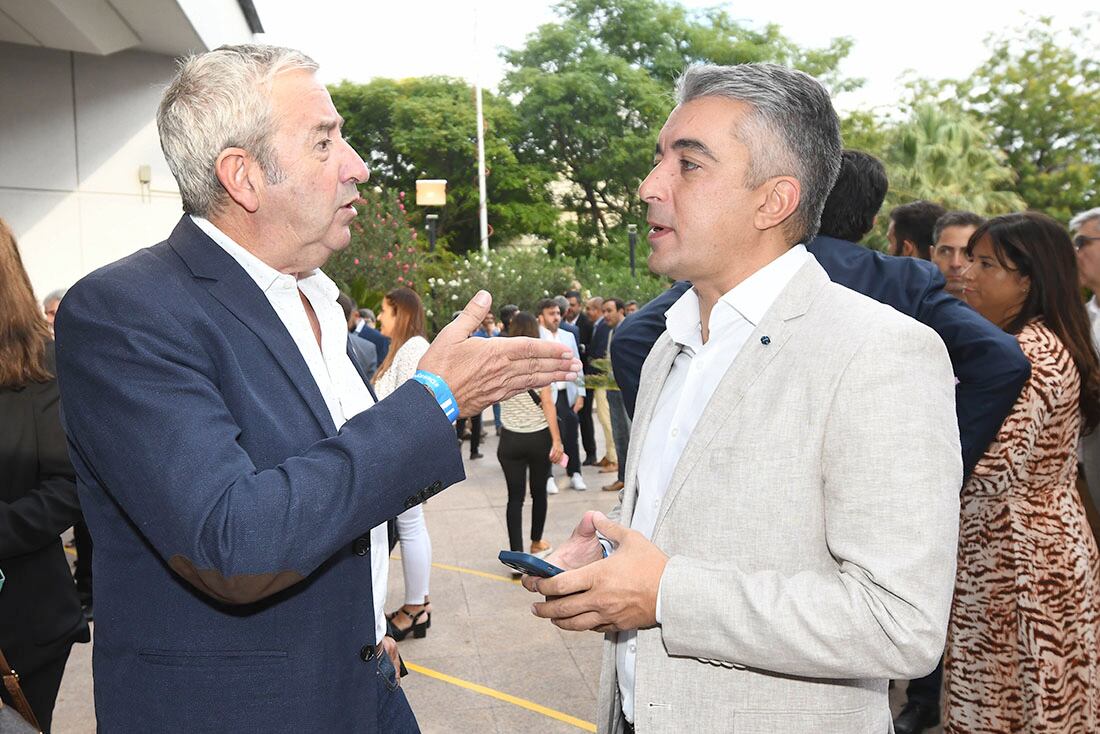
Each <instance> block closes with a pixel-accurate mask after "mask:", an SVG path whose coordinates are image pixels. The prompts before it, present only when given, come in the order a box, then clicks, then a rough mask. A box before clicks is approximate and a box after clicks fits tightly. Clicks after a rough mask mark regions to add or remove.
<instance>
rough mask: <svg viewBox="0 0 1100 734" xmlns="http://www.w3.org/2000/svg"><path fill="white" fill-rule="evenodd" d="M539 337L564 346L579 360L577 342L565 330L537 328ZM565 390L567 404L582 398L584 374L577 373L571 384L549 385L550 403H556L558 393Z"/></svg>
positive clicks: (579, 354) (571, 334)
mask: <svg viewBox="0 0 1100 734" xmlns="http://www.w3.org/2000/svg"><path fill="white" fill-rule="evenodd" d="M539 337H540V338H541V339H544V340H546V341H550V342H555V341H556V342H558V343H559V344H562V345H564V346H567V347H569V348H570V349H571V350H573V356H574V357H575V358H576V359H577V360H580V358H581V352H580V349H578V348H577V340H576V338H575V337H574V336H573V332H571V331H566V330H565V329H558V330H557V331H555V332H551V331H550V330H549V329H547V328H546V327H545V326H539ZM559 390H565V397H566V398H567V399H568V400H569V404H570V405H572V404H573V403H575V402H577V396H578V395H579V396H580V397H584V395H585V391H584V372H583V371H581V370H578V371H577V379H576V380H574V381H573V382H551V383H550V401H551V402H552V403H554V404H557V402H558V391H559Z"/></svg>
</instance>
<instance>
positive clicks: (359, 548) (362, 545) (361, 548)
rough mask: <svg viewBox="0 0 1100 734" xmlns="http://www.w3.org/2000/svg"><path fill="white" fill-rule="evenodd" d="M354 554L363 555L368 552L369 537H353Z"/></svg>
mask: <svg viewBox="0 0 1100 734" xmlns="http://www.w3.org/2000/svg"><path fill="white" fill-rule="evenodd" d="M354 548H355V555H357V556H365V555H367V554H368V553H370V538H369V537H367V536H366V535H363V536H361V537H358V538H356V539H355V546H354Z"/></svg>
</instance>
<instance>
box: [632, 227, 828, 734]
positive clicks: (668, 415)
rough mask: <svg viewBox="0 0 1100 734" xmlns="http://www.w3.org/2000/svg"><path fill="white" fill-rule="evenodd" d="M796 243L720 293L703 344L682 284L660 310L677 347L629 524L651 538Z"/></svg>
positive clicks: (794, 264)
mask: <svg viewBox="0 0 1100 734" xmlns="http://www.w3.org/2000/svg"><path fill="white" fill-rule="evenodd" d="M811 257H812V256H811V255H810V253H809V252H807V251H806V248H805V247H803V246H802V245H796V246H794V247H792V248H791V249H790V250H788V251H787V252H785V253H783V254H782V255H780V256H779V257H777V258H776V259H775V260H772V261H771V262H770V263H768V264H767V265H765V266H764V267H762V268H760V269H759V270H757V271H756V272H755V273H753V274H752V275H750V276H749V277H748V278H746V279H745V280H743V281H742V282H741V283H739V284H738V285H737V286H736V287H734V288H733V289H732V290H730V291H728V292H727V293H725V294H724V295H723V296H722V297H721V298H720V299H719V300H718V303H716V304H715V305H714V308H713V309H712V310H711V312H710V322H709V329H708V339H707V342H706V343H705V344H704V343H703V335H702V320H701V318H700V315H699V297H698V296H697V295H696V293H695V289H694V288H692V289H690V290H688V291H687V292H686V293H684V295H682V296H681V297H680V298H679V300H677V301H676V303H674V304H673V305H672V307H671V308H669V309H668V311H667V312H666V313H665V326H666V328H667V329H668V334H669V336H670V337H672V340H673V341H674V342H676V343H677V344H679V345H680V353H679V354H678V355H676V360H675V361H674V362H673V364H672V369H671V370H669V373H668V378H667V379H666V380H665V384H664V387H662V389H661V394H660V395H659V396H658V397H657V405H656V408H655V409H654V413H653V419H652V420H651V421H650V424H649V431H648V432H647V434H646V437H645V441H644V442H643V445H642V453H641V455H640V457H639V461H638V497H637V500H636V501H635V504H634V515H633V517H632V518H631V521H630V527H631V529H633V530H637V531H638V532H640V533H641V534H642V535H644V536H645V537H646V538H650V539H652V537H653V530H654V527H655V525H656V523H657V513H658V511H659V510H660V508H661V503H662V502H663V501H664V497H665V492H667V491H668V485H669V482H670V481H671V480H672V474H673V472H674V471H675V469H676V465H677V464H678V463H679V462H680V456H681V454H683V452H684V447H685V446H686V445H687V442H688V439H689V438H691V434H692V432H694V430H695V426H696V424H697V423H698V422H699V418H700V417H701V416H702V414H703V411H704V409H705V408H706V407H707V404H708V403H709V402H710V399H711V396H713V395H714V391H715V389H717V387H718V383H719V382H721V380H722V378H723V377H724V376H725V374H726V372H727V371H729V368H730V366H731V365H732V364H733V360H734V359H735V358H736V357H737V355H738V353H739V352H740V351H741V347H743V346H744V345H745V342H746V341H747V340H748V338H749V336H750V335H751V334H752V332H753V331H754V330H755V329H756V326H757V324H759V323H760V320H761V319H763V318H764V314H766V313H767V311H768V309H769V308H771V305H772V303H774V302H775V299H776V298H777V297H778V296H779V294H780V293H781V292H782V291H783V289H784V288H786V287H787V284H788V283H790V281H791V278H793V277H794V275H795V273H797V272H798V270H799V269H800V268H801V267H802V266H803V265H805V264H806V262H807V261H808V260H809V259H810V258H811ZM660 621H661V596H660V591H659V590H658V594H657V623H658V624H660ZM637 637H638V633H637V631H636V630H630V631H626V632H620V633H619V634H618V640H617V644H616V646H615V664H616V670H617V673H618V679H619V695H620V696H621V698H622V704H623V714H624V715H625V716H626V719H627V721H629V722H631V723H634V666H635V663H636V660H637Z"/></svg>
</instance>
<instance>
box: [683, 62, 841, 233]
mask: <svg viewBox="0 0 1100 734" xmlns="http://www.w3.org/2000/svg"><path fill="white" fill-rule="evenodd" d="M700 97H725V98H727V99H732V100H735V101H738V102H744V103H746V104H747V105H749V108H750V113H749V115H748V116H747V117H746V118H745V119H744V121H743V122H742V124H741V126H740V129H739V130H737V131H735V134H736V135H737V138H738V140H740V141H741V142H742V143H743V144H744V145H745V146H746V147H747V148H748V149H749V170H748V171H747V173H746V176H745V179H746V180H745V185H746V186H748V187H750V188H754V187H756V186H759V185H760V184H762V183H764V181H766V180H767V179H769V178H771V177H773V176H791V177H793V178H795V179H797V180H798V182H799V184H800V185H801V189H802V191H801V196H800V198H799V202H798V208H797V209H796V210H795V212H794V215H793V216H792V217H791V220H790V222H789V223H785V228H786V230H787V232H788V234H789V235H790V237H789V240H790V241H791V244H796V243H798V242H808V241H809V240H810V239H811V238H813V236H814V235H815V234H817V229H818V226H819V225H820V223H821V211H822V209H823V208H824V207H825V200H826V198H828V196H829V191H831V190H832V188H833V182H834V181H836V177H837V173H838V172H839V171H840V151H841V147H840V122H839V121H838V120H837V116H836V110H834V109H833V103H832V101H831V100H830V99H829V93H828V92H827V91H825V88H824V87H823V86H821V83H820V82H818V81H817V80H816V79H814V78H813V77H812V76H810V75H809V74H806V73H804V72H801V71H796V70H794V69H789V68H787V67H785V66H779V65H778V64H737V65H736V66H715V65H709V64H700V65H695V66H689V67H688V68H687V69H686V70H685V71H684V73H683V75H682V76H681V77H680V78H679V79H678V80H677V82H676V101H677V103H679V104H684V103H686V102H690V101H692V100H694V99H698V98H700Z"/></svg>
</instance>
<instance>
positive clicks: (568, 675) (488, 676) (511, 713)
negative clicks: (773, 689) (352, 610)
mask: <svg viewBox="0 0 1100 734" xmlns="http://www.w3.org/2000/svg"><path fill="white" fill-rule="evenodd" d="M486 415H487V417H488V414H486ZM486 424H487V425H490V426H491V425H492V422H491V420H487V421H486ZM489 433H490V436H489V437H488V439H487V440H486V441H485V442H484V445H483V447H482V452H483V453H484V454H485V458H483V459H480V460H478V461H467V462H466V471H467V476H468V478H467V480H466V481H465V482H463V483H462V484H460V485H458V486H455V487H452V488H450V489H448V490H447V491H445V492H443V493H442V494H440V495H438V496H436V497H433V498H432V499H431V500H430V501H429V502H428V504H427V506H426V508H425V510H426V517H427V521H428V528H429V532H430V534H431V537H432V548H433V560H434V563H435V564H436V565H435V567H434V568H433V571H432V592H431V596H432V606H433V608H434V610H435V611H434V614H433V616H432V627H431V629H430V630H429V632H428V636H427V637H426V638H424V639H420V640H416V639H413V638H411V637H410V638H408V639H407V640H406V641H404V642H402V643H401V650H402V656H403V657H404V659H405V660H406V661H407V662H408V663H410V664H411V666H413V667H414V672H413V673H412V674H411V675H410V676H409V677H407V678H405V679H404V681H403V682H402V685H403V686H404V688H405V691H406V693H407V695H408V696H409V699H410V701H411V702H412V706H413V710H414V711H416V714H417V718H418V719H419V721H420V726H421V728H422V729H423V731H424V732H425V734H430V733H434V732H448V733H451V732H454V733H464V732H473V733H476V734H489V733H490V732H499V733H500V734H514V733H515V732H523V733H524V734H541V733H545V734H558V733H560V734H568V733H569V732H577V731H579V730H588V731H595V728H594V727H592V726H591V722H593V721H594V712H595V709H596V691H597V683H598V679H599V658H600V644H601V641H602V637H600V636H599V635H596V634H593V633H569V632H562V631H560V630H558V629H557V628H556V627H554V626H553V625H551V624H549V623H547V622H546V621H544V620H539V619H536V618H535V617H533V616H532V615H531V613H530V611H529V607H530V604H531V602H532V600H533V597H532V595H530V594H528V593H527V592H526V591H525V590H524V589H523V588H522V587H519V586H518V585H516V584H515V583H514V582H513V581H512V580H511V578H510V576H509V573H508V569H506V568H505V567H504V566H501V565H500V563H499V562H498V561H497V560H496V555H497V552H498V551H499V550H500V549H501V548H505V547H507V542H508V541H507V539H508V536H507V532H506V529H505V524H504V506H505V501H506V498H507V497H506V492H505V487H504V478H503V475H502V474H501V471H500V465H499V464H498V463H497V461H496V439H495V437H494V436H492V435H491V434H492V430H491V429H490V430H489ZM597 434H599V428H598V426H597ZM600 444H601V446H602V440H601V441H600ZM464 451H466V449H465V447H464ZM601 456H602V453H601ZM557 471H558V472H559V474H558V477H559V480H560V483H561V484H563V485H564V484H565V480H564V479H563V478H562V477H561V475H560V472H561V469H558V470H557ZM584 476H585V479H586V481H587V483H588V485H589V491H587V492H574V491H573V490H570V489H563V490H562V491H561V492H560V493H559V494H557V495H553V496H551V497H550V500H549V505H550V507H549V513H548V517H547V527H546V533H545V538H546V539H547V540H549V541H550V542H551V543H557V542H558V541H559V540H561V539H563V538H565V537H567V536H568V534H569V532H570V531H571V530H572V528H573V526H574V524H575V523H576V520H577V518H579V517H580V515H581V514H582V513H583V512H584V511H585V510H588V509H599V510H603V511H605V512H606V511H607V510H609V509H610V508H611V507H612V505H613V504H614V501H615V497H616V495H615V494H612V493H610V492H601V491H600V487H601V486H602V485H603V484H606V483H609V482H610V481H613V479H612V478H609V477H613V475H609V474H598V473H597V471H596V469H594V468H592V467H586V468H585V469H584ZM529 504H530V502H528V503H527V505H528V506H527V507H525V510H528V511H529ZM528 517H529V515H528V514H527V512H525V514H524V522H523V525H524V529H525V533H526V532H527V531H528V530H529V528H530V522H529V520H528ZM390 578H391V583H390V597H389V600H388V603H387V605H386V609H387V610H393V609H395V608H396V607H398V606H399V605H400V604H401V602H402V601H403V598H402V597H403V588H402V587H403V584H402V581H401V578H402V576H401V565H400V561H397V560H392V561H391V567H390ZM91 648H92V646H91V645H77V646H76V647H75V648H74V649H73V654H72V656H71V657H70V659H69V665H68V669H67V670H66V674H65V680H64V682H63V684H62V688H61V694H60V696H59V698H58V703H57V708H56V711H55V716H54V732H55V734H86V733H91V732H94V731H95V715H94V711H93V707H92V702H91V699H92V693H91ZM441 676H442V677H441ZM494 694H495V695H494ZM502 698H505V699H507V700H502ZM894 698H895V699H897V698H898V695H897V692H895V695H894ZM894 703H895V708H896V707H897V701H895V702H894ZM532 709H534V710H532ZM937 732H938V730H937ZM933 734H935V733H933Z"/></svg>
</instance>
